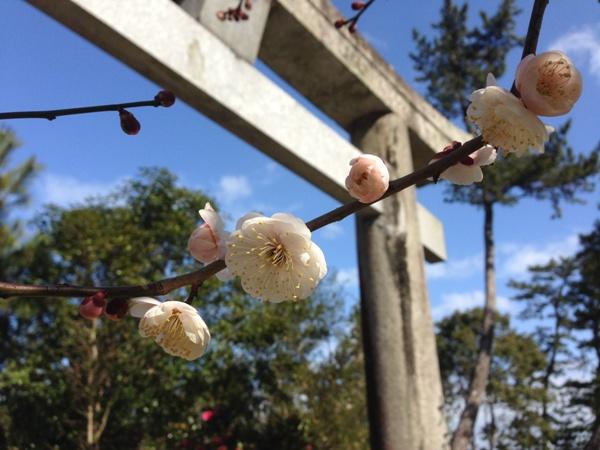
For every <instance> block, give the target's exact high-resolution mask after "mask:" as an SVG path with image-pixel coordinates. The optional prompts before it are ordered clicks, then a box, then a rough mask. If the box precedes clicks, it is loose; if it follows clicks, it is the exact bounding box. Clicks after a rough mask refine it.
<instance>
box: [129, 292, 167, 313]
mask: <svg viewBox="0 0 600 450" xmlns="http://www.w3.org/2000/svg"><path fill="white" fill-rule="evenodd" d="M157 305H160V302H159V301H158V300H156V299H155V298H151V297H135V298H132V299H129V314H130V315H131V316H133V317H142V316H143V315H144V314H146V312H147V311H148V310H149V309H150V308H154V307H155V306H157Z"/></svg>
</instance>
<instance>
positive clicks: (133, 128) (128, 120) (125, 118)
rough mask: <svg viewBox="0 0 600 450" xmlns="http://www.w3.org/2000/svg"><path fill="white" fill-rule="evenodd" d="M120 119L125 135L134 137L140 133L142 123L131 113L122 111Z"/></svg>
mask: <svg viewBox="0 0 600 450" xmlns="http://www.w3.org/2000/svg"><path fill="white" fill-rule="evenodd" d="M119 119H120V120H121V129H122V130H123V131H124V132H125V134H129V135H132V136H133V135H136V134H138V133H139V132H140V128H141V125H140V123H139V122H138V120H137V119H136V118H135V116H134V115H133V114H131V113H130V112H129V111H127V110H125V109H121V110H120V111H119Z"/></svg>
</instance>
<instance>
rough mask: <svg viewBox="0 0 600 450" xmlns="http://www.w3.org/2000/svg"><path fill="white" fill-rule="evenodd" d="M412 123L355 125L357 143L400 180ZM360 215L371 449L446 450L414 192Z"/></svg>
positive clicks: (408, 165)
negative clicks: (377, 210)
mask: <svg viewBox="0 0 600 450" xmlns="http://www.w3.org/2000/svg"><path fill="white" fill-rule="evenodd" d="M408 133H409V131H408V128H407V126H406V122H405V121H403V120H402V119H401V118H400V117H398V116H397V115H395V114H393V113H389V114H386V115H383V116H379V117H373V118H366V119H364V120H361V121H359V122H358V123H356V124H355V126H354V127H353V130H352V141H353V143H354V144H355V145H356V146H357V147H358V148H360V149H361V150H362V151H363V152H365V153H372V154H377V155H379V156H381V157H382V158H383V159H384V160H385V161H387V162H388V163H389V165H390V175H391V176H392V177H394V178H395V177H398V176H402V175H405V174H407V173H409V172H411V171H412V170H413V166H412V158H411V152H410V140H409V134H408ZM382 203H383V207H384V213H383V214H380V215H377V216H375V215H358V216H357V217H356V228H357V238H358V258H359V271H360V291H361V312H362V329H363V344H364V351H365V370H366V379H367V397H368V399H367V400H368V401H367V403H368V409H369V411H368V412H369V425H370V435H371V448H372V449H373V450H441V449H445V448H448V444H447V439H448V430H447V426H446V421H445V418H444V414H443V409H442V407H443V394H442V387H441V380H440V372H439V366H438V360H437V351H436V344H435V336H434V331H433V323H432V319H431V313H430V308H429V300H428V296H427V286H426V283H425V272H424V255H423V248H422V245H421V240H420V236H419V224H418V219H417V202H416V194H415V188H414V187H413V188H410V189H406V190H404V191H402V192H401V193H400V194H397V195H395V196H392V197H390V198H387V199H385V200H383V201H382Z"/></svg>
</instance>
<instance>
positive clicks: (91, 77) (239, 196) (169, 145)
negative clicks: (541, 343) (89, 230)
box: [0, 0, 600, 318]
mask: <svg viewBox="0 0 600 450" xmlns="http://www.w3.org/2000/svg"><path fill="white" fill-rule="evenodd" d="M335 3H336V4H337V6H338V7H340V8H341V9H342V10H344V11H345V12H346V13H349V6H348V5H349V4H350V1H349V0H348V1H346V0H336V1H335ZM441 3H442V0H435V1H427V2H423V1H422V0H420V1H418V2H417V1H415V0H406V1H402V2H396V1H392V0H379V1H378V2H377V3H375V4H374V6H373V8H372V9H371V10H370V11H368V13H367V14H365V16H363V20H361V23H360V26H359V29H360V31H361V32H362V33H363V34H364V36H365V37H366V38H367V39H368V40H369V41H370V42H371V43H372V44H373V45H374V46H375V47H376V48H377V49H378V50H379V51H380V52H381V53H382V54H383V56H384V57H385V58H386V59H387V60H388V61H389V62H390V63H391V64H392V65H393V66H394V67H395V68H396V70H397V71H398V72H399V73H400V74H401V75H402V76H403V77H404V78H405V79H406V80H407V81H408V82H409V83H410V84H411V85H412V86H413V87H414V88H415V89H416V90H417V91H419V92H422V91H423V87H422V86H420V85H418V84H416V83H415V82H414V77H415V73H414V71H413V70H412V66H411V62H410V59H409V57H408V53H409V52H410V51H411V50H412V49H413V44H412V40H411V30H412V28H417V29H419V30H420V31H422V32H425V33H428V31H429V29H430V27H429V25H430V24H431V22H433V21H436V20H437V17H438V11H439V8H440V5H441ZM469 3H470V5H471V13H472V19H473V20H474V21H476V20H477V14H476V12H477V11H479V9H481V8H489V7H490V5H496V4H497V2H495V1H489V0H478V1H471V2H469ZM518 3H519V5H520V6H521V8H522V9H523V10H524V12H523V13H522V14H521V16H520V17H519V20H518V30H519V32H520V33H524V32H525V30H526V26H527V23H526V21H527V18H528V11H529V8H530V3H531V2H530V1H524V0H521V1H519V2H518ZM574 3H575V2H572V1H563V2H551V3H550V5H549V7H548V9H547V14H546V17H545V23H544V27H543V31H542V35H541V38H540V46H539V48H540V49H542V50H546V49H550V48H556V47H557V46H558V47H561V48H563V49H565V50H567V51H568V53H569V54H570V55H571V56H572V57H573V59H574V61H575V63H576V64H577V65H578V67H579V68H580V70H581V72H582V76H583V80H584V94H583V98H582V99H581V100H580V102H579V103H578V104H577V106H576V107H575V109H574V110H573V111H572V113H571V114H570V117H572V118H573V120H574V123H573V127H572V131H571V142H572V144H573V146H574V147H575V149H576V150H577V151H580V152H589V151H590V150H591V149H592V148H593V147H594V146H595V145H596V144H597V143H598V141H599V138H600V133H599V132H598V121H599V117H600V107H599V106H598V105H597V99H598V98H600V6H598V3H597V2H596V1H595V0H577V2H576V3H577V8H573V4H574ZM0 18H1V19H0V21H1V22H2V26H0V42H2V43H3V45H2V47H1V49H0V64H1V67H2V70H1V71H0V86H2V87H3V95H2V101H1V102H0V110H1V111H13V110H29V109H46V108H59V107H72V106H82V105H92V104H100V103H112V102H120V101H133V100H141V99H147V98H151V97H153V96H154V94H155V93H156V92H157V91H158V89H159V87H158V86H155V85H154V84H153V83H151V82H150V81H148V80H146V79H144V78H143V77H141V76H140V75H138V74H137V73H135V72H134V71H132V70H131V69H129V68H128V67H126V66H125V65H123V64H122V63H120V62H119V61H117V60H115V59H114V58H112V57H111V56H109V55H107V54H105V53H104V52H103V51H101V50H99V49H97V48H96V47H94V46H93V45H91V44H89V43H87V42H86V41H84V40H83V39H81V38H80V37H79V36H77V35H75V34H74V33H72V32H71V31H69V30H67V29H65V28H64V27H63V26H62V25H60V24H58V23H56V22H54V21H53V20H52V19H50V18H48V17H46V16H45V15H44V14H42V13H40V12H39V11H37V10H36V9H35V8H33V7H31V6H30V5H28V4H27V3H25V2H24V1H23V0H5V1H3V2H0ZM519 53H520V52H514V53H513V54H511V55H510V58H509V71H508V73H509V75H507V76H506V77H504V78H503V79H500V80H499V82H500V84H503V85H505V86H509V85H510V82H511V80H512V71H513V70H514V67H515V66H516V64H517V62H518V58H519ZM259 67H261V70H263V71H264V72H265V74H266V75H267V76H269V77H273V74H271V73H270V72H269V71H268V70H267V69H265V68H263V67H262V66H260V65H259ZM135 115H136V117H138V119H139V120H140V122H141V124H142V130H141V132H140V134H139V135H138V136H127V135H125V134H124V133H123V132H122V131H121V130H120V128H119V126H118V119H117V114H116V113H104V114H98V115H95V116H73V117H65V118H59V119H58V120H56V121H54V122H48V121H43V120H19V121H10V123H8V122H6V123H5V124H3V125H8V126H10V128H12V129H13V130H14V131H15V132H16V134H17V136H18V137H19V139H20V140H21V142H22V144H23V145H22V147H21V148H20V150H19V152H18V157H17V159H20V158H24V157H26V156H29V155H36V157H37V158H38V160H39V161H40V162H41V163H42V164H43V165H44V167H45V168H44V171H43V172H42V174H41V176H40V177H39V179H38V180H37V181H36V183H35V185H34V188H33V191H34V200H33V203H32V204H31V205H30V207H29V208H28V210H27V214H28V215H31V214H34V213H35V212H36V211H39V209H40V208H41V205H43V204H44V203H48V202H54V203H58V204H62V205H67V204H71V203H73V202H78V201H81V200H82V199H83V198H85V197H86V196H89V195H94V194H100V193H105V192H108V191H110V189H112V188H113V187H114V186H115V185H117V184H118V183H120V182H121V181H122V180H124V179H126V178H127V177H131V176H133V175H135V174H136V172H137V169H138V168H139V167H140V166H154V165H157V166H164V167H167V168H168V169H169V170H171V171H173V172H174V173H176V174H177V175H178V176H179V178H180V181H181V183H182V184H183V185H185V186H189V187H193V188H201V189H203V190H204V191H205V192H206V193H207V194H209V195H212V196H214V197H215V198H216V200H217V202H218V203H219V205H220V207H221V209H222V210H223V211H224V212H225V213H226V214H227V215H229V217H230V218H231V219H235V218H237V217H238V216H239V215H241V214H243V213H245V212H247V211H249V210H261V211H263V212H264V213H266V214H272V213H273V212H277V211H287V212H291V213H293V214H296V215H298V216H299V217H302V218H304V219H306V220H308V219H310V218H312V217H314V216H316V215H319V214H321V213H322V212H324V211H326V210H328V209H331V208H333V207H335V206H336V205H337V202H336V201H334V200H333V199H332V198H330V197H329V196H327V195H326V194H323V193H321V192H320V191H318V190H317V189H316V188H314V187H312V186H311V185H309V184H308V183H307V182H305V181H304V180H302V179H300V178H298V177H297V176H295V175H294V174H292V173H291V172H289V171H288V170H287V169H285V168H283V167H281V166H279V165H278V164H276V163H274V162H273V161H272V160H270V159H269V158H268V157H266V156H264V155H263V154H262V153H260V152H259V151H257V150H256V149H254V148H252V147H250V146H249V145H247V144H246V143H244V142H242V141H240V140H239V139H238V138H236V137H235V136H232V135H230V134H229V133H228V132H226V131H224V130H223V129H221V128H220V127H218V126H217V125H216V124H214V123H212V122H211V121H209V120H208V119H206V118H204V117H203V116H202V115H200V114H198V113H197V112H196V111H194V110H192V109H191V108H189V107H188V106H186V105H185V104H183V103H182V102H178V103H176V105H175V106H174V107H172V108H170V109H168V110H165V109H153V108H148V109H140V110H136V111H135ZM562 120H564V118H560V119H559V120H550V121H548V122H549V123H552V124H557V123H560V122H561V121H562ZM442 191H443V187H442V186H431V187H426V188H423V189H421V190H420V191H419V193H418V198H419V201H420V202H422V203H423V204H425V205H426V206H427V207H428V208H429V209H430V210H431V211H432V212H434V213H435V214H436V215H437V216H438V217H440V218H441V219H442V220H443V221H444V223H445V227H446V228H445V230H446V239H447V246H448V254H449V260H448V262H447V263H444V264H436V265H432V266H429V267H428V285H429V294H430V298H431V301H432V309H433V313H434V318H439V317H441V316H443V315H444V314H447V313H449V312H450V311H452V310H453V309H456V308H469V307H472V306H478V305H480V304H482V303H483V293H482V292H483V274H482V264H483V262H482V258H481V255H482V226H481V225H482V214H481V213H480V212H479V211H477V210H475V209H474V208H472V207H469V206H465V205H456V204H453V205H449V204H446V203H444V202H443V201H442ZM598 192H600V191H598V190H596V192H595V193H593V194H590V195H587V196H586V199H587V200H588V203H587V205H584V206H572V207H571V206H569V207H566V208H565V209H564V218H563V219H561V220H550V215H551V211H550V208H549V207H548V205H547V204H543V203H538V202H534V201H524V202H522V203H521V204H520V205H518V206H517V207H514V208H510V209H509V208H504V209H499V210H498V212H497V215H496V217H497V221H496V230H497V232H496V239H497V244H498V258H497V264H498V293H499V296H500V297H499V304H500V307H501V308H502V309H503V310H504V311H515V308H516V306H515V305H514V304H512V303H511V301H510V295H511V292H510V291H509V290H508V289H507V288H506V287H505V283H506V281H507V280H508V279H509V278H511V277H519V276H523V274H524V271H525V268H526V266H527V265H528V264H532V263H540V262H544V261H546V260H547V259H548V258H549V257H551V256H557V255H560V254H569V253H571V252H573V251H574V249H575V248H576V246H577V233H579V232H585V231H587V230H589V229H590V227H591V224H592V223H593V221H594V220H595V219H596V218H597V217H599V214H598V210H597V208H596V204H597V202H598ZM200 206H202V205H199V207H200ZM314 237H315V240H316V242H317V243H318V244H319V245H320V246H321V247H322V248H323V250H324V252H325V255H326V257H327V261H328V265H329V267H330V269H331V271H332V272H333V271H334V269H336V270H337V272H338V274H339V280H340V281H343V283H344V285H345V289H346V291H347V292H348V296H349V298H350V299H352V301H355V300H356V298H357V297H358V285H357V276H356V273H357V272H356V250H355V237H354V220H353V219H346V220H345V221H343V222H341V223H340V224H335V225H333V226H330V227H328V228H326V229H324V230H321V231H318V232H316V233H315V235H314Z"/></svg>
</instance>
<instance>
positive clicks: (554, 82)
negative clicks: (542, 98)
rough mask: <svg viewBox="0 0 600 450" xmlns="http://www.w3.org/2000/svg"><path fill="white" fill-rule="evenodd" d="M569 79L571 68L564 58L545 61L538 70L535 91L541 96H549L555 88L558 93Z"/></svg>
mask: <svg viewBox="0 0 600 450" xmlns="http://www.w3.org/2000/svg"><path fill="white" fill-rule="evenodd" d="M570 78H571V68H570V67H569V63H568V62H567V61H566V60H565V59H564V58H560V59H558V60H551V61H546V62H545V63H544V64H543V65H542V67H540V69H539V78H538V81H537V85H536V89H537V91H538V92H539V93H540V94H542V95H551V94H552V93H553V91H554V89H556V88H559V91H560V90H561V89H560V88H562V87H563V86H564V85H565V84H567V83H568V81H569V79H570ZM559 93H560V92H559Z"/></svg>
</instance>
